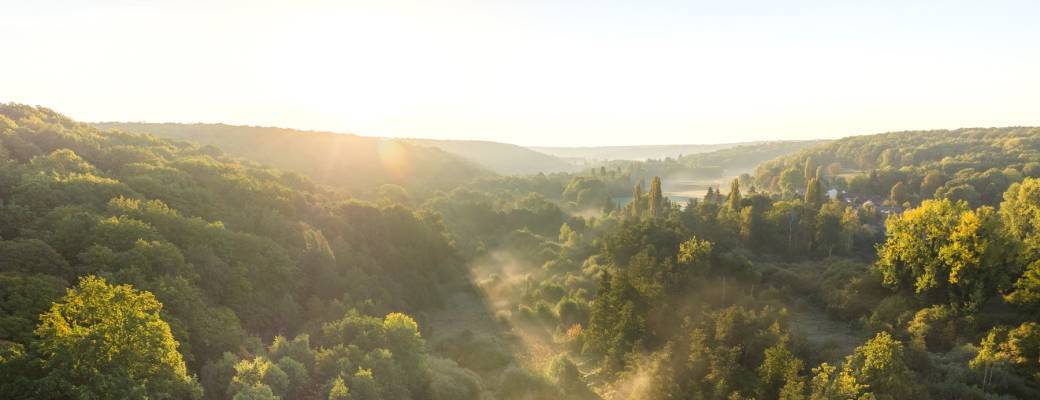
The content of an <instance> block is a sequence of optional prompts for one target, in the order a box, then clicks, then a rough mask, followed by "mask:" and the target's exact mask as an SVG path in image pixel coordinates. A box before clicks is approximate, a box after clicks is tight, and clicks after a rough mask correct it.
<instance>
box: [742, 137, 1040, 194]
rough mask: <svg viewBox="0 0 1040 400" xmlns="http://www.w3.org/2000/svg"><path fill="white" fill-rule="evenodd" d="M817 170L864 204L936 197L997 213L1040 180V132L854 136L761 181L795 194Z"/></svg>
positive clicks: (796, 157) (771, 168)
mask: <svg viewBox="0 0 1040 400" xmlns="http://www.w3.org/2000/svg"><path fill="white" fill-rule="evenodd" d="M816 169H820V172H821V173H822V174H823V176H824V178H825V183H826V184H828V185H830V186H832V187H834V188H837V189H841V190H847V191H848V193H849V195H851V196H855V197H859V198H864V199H872V200H884V199H890V198H891V200H894V202H895V203H898V204H903V203H906V202H909V203H911V204H916V203H917V202H920V201H923V200H927V199H930V198H933V197H934V198H948V199H951V200H964V201H966V202H968V204H969V205H971V206H972V207H976V206H980V205H990V206H997V205H999V204H1000V202H1001V201H1002V200H1003V196H1004V191H1005V190H1007V188H1008V187H1009V186H1010V185H1011V184H1013V183H1015V182H1018V181H1021V180H1022V179H1023V178H1026V177H1040V128H1038V127H1004V128H963V129H954V130H945V129H942V130H929V131H903V132H888V133H879V134H874V135H862V136H851V137H846V138H843V139H839V140H834V141H830V142H828V143H824V144H821V145H819V146H813V147H810V148H806V149H804V150H802V151H799V152H797V153H794V154H791V155H788V156H785V157H780V158H777V159H774V160H770V161H768V162H764V163H762V164H761V165H759V166H758V168H756V171H755V181H756V182H757V183H758V185H759V187H763V188H769V189H770V190H795V189H798V188H801V187H802V185H804V184H805V182H804V180H805V178H806V177H807V176H809V174H812V173H814V171H815V170H816ZM897 185H898V188H897V187H896V186H897Z"/></svg>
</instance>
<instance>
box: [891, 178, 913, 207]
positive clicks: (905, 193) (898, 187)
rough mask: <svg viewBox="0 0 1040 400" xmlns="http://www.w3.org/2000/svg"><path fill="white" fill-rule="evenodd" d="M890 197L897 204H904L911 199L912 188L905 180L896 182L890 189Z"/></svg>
mask: <svg viewBox="0 0 1040 400" xmlns="http://www.w3.org/2000/svg"><path fill="white" fill-rule="evenodd" d="M888 199H889V200H891V201H892V202H893V203H895V204H896V205H902V204H903V203H906V202H907V201H909V200H910V190H909V189H908V188H907V187H906V185H905V184H903V182H896V184H895V185H892V190H890V191H889V195H888Z"/></svg>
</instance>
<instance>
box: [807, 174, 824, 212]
mask: <svg viewBox="0 0 1040 400" xmlns="http://www.w3.org/2000/svg"><path fill="white" fill-rule="evenodd" d="M825 196H826V194H825V193H823V184H822V183H820V181H819V180H818V179H816V178H809V181H808V183H806V184H805V204H808V205H810V206H812V208H815V209H819V208H820V206H822V205H823V201H824V197H825Z"/></svg>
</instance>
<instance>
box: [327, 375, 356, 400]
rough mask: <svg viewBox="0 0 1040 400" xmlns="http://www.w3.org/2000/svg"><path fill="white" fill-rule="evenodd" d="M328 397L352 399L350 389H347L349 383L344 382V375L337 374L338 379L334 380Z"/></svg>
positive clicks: (334, 399)
mask: <svg viewBox="0 0 1040 400" xmlns="http://www.w3.org/2000/svg"><path fill="white" fill-rule="evenodd" d="M328 398H329V400H350V398H351V397H350V391H349V390H347V384H346V383H345V382H343V377H341V376H337V377H336V380H335V381H333V382H332V388H331V389H329V397H328Z"/></svg>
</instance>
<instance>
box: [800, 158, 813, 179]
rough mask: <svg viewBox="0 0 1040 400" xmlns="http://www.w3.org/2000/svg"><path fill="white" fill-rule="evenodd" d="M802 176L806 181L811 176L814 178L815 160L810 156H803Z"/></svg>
mask: <svg viewBox="0 0 1040 400" xmlns="http://www.w3.org/2000/svg"><path fill="white" fill-rule="evenodd" d="M802 177H803V178H805V180H806V181H808V180H809V179H812V178H816V160H813V158H812V157H806V158H805V164H804V168H803V169H802Z"/></svg>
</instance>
